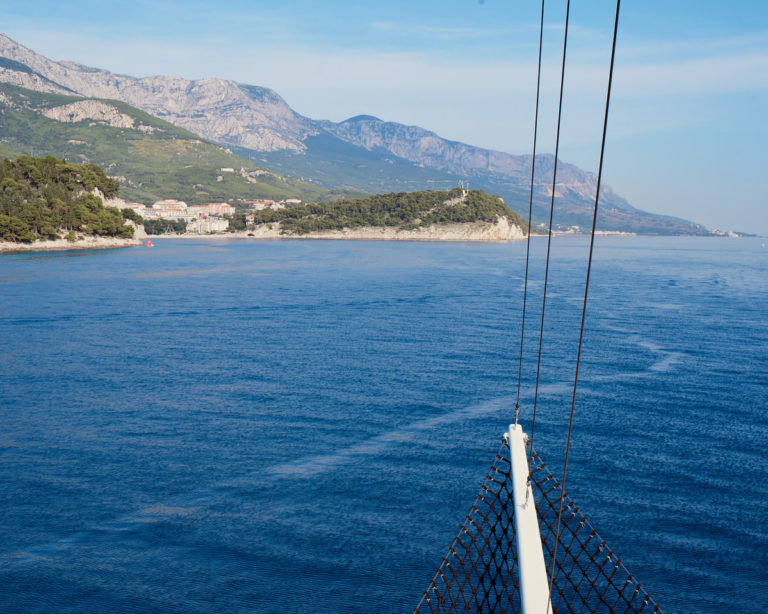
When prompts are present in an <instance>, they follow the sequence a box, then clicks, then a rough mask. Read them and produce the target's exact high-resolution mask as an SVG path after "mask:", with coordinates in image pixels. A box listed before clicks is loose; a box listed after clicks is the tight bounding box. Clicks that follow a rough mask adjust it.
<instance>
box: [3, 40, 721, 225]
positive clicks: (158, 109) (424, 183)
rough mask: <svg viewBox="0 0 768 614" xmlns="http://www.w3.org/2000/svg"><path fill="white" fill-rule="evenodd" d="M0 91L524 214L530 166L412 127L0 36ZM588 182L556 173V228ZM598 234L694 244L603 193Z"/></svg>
mask: <svg viewBox="0 0 768 614" xmlns="http://www.w3.org/2000/svg"><path fill="white" fill-rule="evenodd" d="M0 83H13V84H16V85H22V86H23V87H27V88H30V89H35V90H37V91H43V92H50V93H58V94H62V93H72V92H76V93H77V94H79V95H81V96H86V97H89V98H101V99H104V98H112V99H117V100H122V101H124V102H127V103H128V104H130V105H133V106H135V107H137V108H139V109H142V110H143V111H146V112H147V113H150V114H152V115H154V116H156V117H159V118H162V119H164V120H166V121H168V122H170V123H172V124H175V125H177V126H181V127H183V128H186V129H187V130H190V131H192V132H194V133H196V134H199V135H201V136H202V137H204V138H206V139H210V140H212V141H215V142H218V143H221V144H225V145H227V146H228V147H230V148H231V149H233V150H234V151H236V152H237V153H239V154H240V155H241V156H243V157H246V158H248V159H250V160H252V161H254V162H257V163H260V164H264V165H266V166H267V167H269V168H272V169H274V170H277V171H279V172H281V173H285V174H291V175H294V176H297V177H302V178H304V179H307V180H310V181H313V182H315V183H318V184H320V185H322V186H324V187H326V188H337V187H346V188H353V189H358V190H365V191H369V192H387V191H397V190H422V189H447V188H450V187H453V186H455V185H456V183H457V181H459V180H469V181H470V182H471V184H472V186H473V187H478V188H482V189H485V190H486V191H490V192H493V193H496V194H499V195H500V196H501V197H503V198H504V199H505V201H506V202H507V203H508V204H510V206H511V207H512V208H513V209H515V210H516V211H518V212H520V213H523V212H525V213H526V214H527V208H528V191H529V187H528V185H529V183H528V182H529V181H530V165H531V157H530V156H524V155H523V156H518V155H512V154H508V153H504V152H499V151H492V150H488V149H482V148H479V147H473V146H471V145H467V144H464V143H458V142H455V141H449V140H446V139H443V138H441V137H440V136H438V135H437V134H435V133H433V132H430V131H428V130H425V129H423V128H419V127H417V126H405V125H402V124H397V123H393V122H386V121H382V120H380V119H378V118H375V117H371V116H365V115H363V116H358V117H354V118H351V119H348V120H346V121H343V122H340V123H334V122H330V121H323V120H313V119H310V118H307V117H304V116H302V115H299V114H298V113H296V112H295V111H293V110H292V109H291V108H290V107H289V106H288V104H287V103H286V102H285V101H284V100H283V99H282V98H281V97H280V96H279V95H278V94H277V93H276V92H274V91H272V90H269V89H267V88H263V87H258V86H253V85H244V84H240V83H236V82H234V81H228V80H223V79H213V78H212V79H200V80H196V81H189V80H185V79H181V78H178V77H162V76H153V77H144V78H136V77H131V76H126V75H117V74H114V73H111V72H109V71H106V70H101V69H95V68H89V67H86V66H82V65H79V64H75V63H72V62H54V61H52V60H49V59H48V58H45V57H43V56H41V55H39V54H37V53H35V52H34V51H32V50H30V49H27V48H26V47H24V46H22V45H20V44H18V43H16V42H15V41H13V40H11V39H10V38H8V37H6V36H4V35H1V34H0ZM536 162H537V163H536V168H537V172H536V177H535V182H534V183H535V194H534V223H537V222H538V223H540V222H542V221H544V220H545V219H547V217H548V213H547V212H548V208H549V197H550V195H551V190H552V169H553V164H554V159H553V156H551V155H549V156H547V155H543V156H541V157H538V156H537V160H536ZM594 188H595V176H594V175H593V174H592V173H590V172H586V171H583V170H581V169H579V168H577V167H575V166H573V165H570V164H567V163H564V162H563V161H560V162H559V163H558V183H557V186H556V190H555V192H556V194H555V195H556V206H557V213H556V216H555V222H556V224H557V225H559V226H561V227H567V226H573V225H578V226H582V227H587V226H589V224H590V223H591V222H590V220H591V206H592V203H591V201H592V200H593V199H594ZM602 202H603V203H604V205H603V209H602V212H601V216H600V217H599V227H600V228H601V229H604V230H621V231H635V232H651V233H662V234H702V233H706V230H705V229H703V228H701V227H700V226H698V225H695V224H692V223H690V222H687V221H685V220H679V219H674V218H668V217H665V216H657V215H652V214H649V213H645V212H642V211H639V210H637V209H635V208H633V207H632V206H631V205H630V204H629V203H628V202H627V201H626V200H624V199H623V198H621V197H620V196H618V195H617V194H615V193H614V192H613V191H612V190H611V189H610V188H609V187H607V186H603V190H602Z"/></svg>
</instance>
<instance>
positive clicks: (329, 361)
mask: <svg viewBox="0 0 768 614" xmlns="http://www.w3.org/2000/svg"><path fill="white" fill-rule="evenodd" d="M763 241H765V240H764V239H725V238H718V239H714V238H713V239H704V238H660V237H655V238H654V237H599V238H598V240H597V246H596V255H595V258H596V260H595V264H594V266H593V272H592V273H593V275H592V283H591V288H590V301H589V307H588V311H587V321H586V331H585V344H584V350H583V361H582V370H581V378H580V382H579V389H578V394H577V401H576V412H575V424H574V440H573V445H572V450H571V457H570V461H569V471H568V492H569V494H570V495H571V497H572V498H573V499H574V500H575V501H576V502H577V504H578V505H579V507H580V508H581V510H582V511H583V512H584V513H585V514H586V516H587V517H588V518H589V519H590V521H591V523H592V524H593V525H594V526H595V527H596V528H597V530H598V532H599V533H600V534H601V536H602V537H603V538H604V539H605V540H606V541H607V542H608V544H609V545H610V546H611V548H612V549H613V550H614V551H615V552H616V553H617V554H618V555H619V557H621V559H622V560H623V561H624V563H625V565H626V566H627V568H628V569H629V570H630V571H631V572H632V573H633V574H634V575H635V576H636V577H637V578H638V580H639V581H640V582H641V583H642V585H643V587H644V588H646V589H647V590H648V592H649V593H650V594H651V595H652V596H653V597H654V599H655V600H656V601H657V602H658V603H659V604H660V606H661V607H662V608H663V609H664V610H665V611H666V612H723V611H730V612H766V611H768V571H767V570H768V453H766V449H767V448H768V248H765V247H763V246H762V242H763ZM545 248H546V241H545V240H544V239H534V240H533V242H532V254H531V282H530V284H529V291H530V293H529V302H528V305H529V310H528V314H527V320H526V330H527V333H528V334H526V338H525V344H524V353H525V359H524V361H523V365H522V373H523V379H522V383H521V395H520V396H521V407H522V412H521V422H522V423H523V425H524V427H525V428H530V421H531V409H532V400H533V382H534V378H535V365H536V349H537V344H538V332H539V318H540V314H541V294H542V287H543V283H542V282H543V269H544V253H545ZM587 249H588V242H587V239H586V238H584V237H573V236H571V237H557V238H556V239H555V240H554V242H553V246H552V263H551V270H550V280H549V289H548V296H547V308H546V319H545V325H544V335H543V346H542V347H543V357H542V367H541V380H540V381H541V384H540V391H539V399H538V409H537V418H536V427H535V439H534V445H535V447H536V449H537V450H538V451H539V452H540V454H541V455H542V456H543V457H544V459H545V460H546V461H547V462H548V465H549V466H550V468H551V469H552V470H553V471H554V472H555V473H556V474H559V473H560V472H561V471H562V464H563V457H564V451H565V437H566V431H567V423H568V412H569V409H570V395H571V387H572V384H573V373H574V365H575V358H576V350H577V341H578V326H579V318H580V314H581V301H582V298H583V292H584V288H583V285H584V277H585V272H586V257H587ZM524 265H525V243H524V242H520V243H513V244H469V243H467V244H458V243H395V242H333V241H245V240H240V241H238V240H224V239H211V240H183V239H180V240H163V239H161V238H158V240H157V241H156V246H155V247H154V248H152V249H148V248H145V247H139V248H132V249H120V250H101V251H69V252H49V253H34V254H16V255H3V256H0V305H1V306H2V311H1V312H0V354H1V356H2V358H1V359H0V381H2V386H1V387H0V426H1V428H0V510H1V511H2V515H1V516H0V518H1V520H0V611H1V612H4V613H6V612H55V613H68V612H72V613H74V612H77V613H85V612H89V613H90V612H93V613H96V612H98V613H104V612H163V613H169V612H185V613H186V612H324V613H337V612H339V613H342V612H377V613H396V612H409V611H412V609H413V608H414V606H415V605H416V604H417V603H418V601H419V599H420V597H421V595H422V592H423V591H424V590H425V588H426V587H427V585H428V583H429V581H430V580H431V578H432V575H433V574H434V571H435V569H436V568H437V566H438V565H439V564H440V562H441V560H442V558H443V556H444V555H445V553H446V552H447V549H448V547H449V546H450V544H451V541H452V540H453V538H454V536H455V535H456V533H457V531H458V529H459V527H460V525H461V524H462V522H463V520H464V516H465V514H466V513H467V511H468V510H469V507H470V506H471V504H472V502H473V500H474V497H475V495H476V494H477V492H478V490H479V488H480V485H481V484H482V482H483V479H484V477H485V475H486V473H487V471H488V468H489V466H490V464H491V462H492V461H493V459H494V456H495V453H496V451H497V449H498V447H499V445H500V442H501V438H502V435H503V433H504V431H505V430H506V428H507V425H508V423H509V422H510V421H511V420H513V408H514V404H515V398H516V390H517V369H518V362H517V361H518V352H519V335H520V320H521V313H522V298H523V274H524Z"/></svg>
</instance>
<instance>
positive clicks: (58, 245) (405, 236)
mask: <svg viewBox="0 0 768 614" xmlns="http://www.w3.org/2000/svg"><path fill="white" fill-rule="evenodd" d="M281 233H282V229H281V227H280V224H261V225H260V226H257V227H256V228H254V229H252V230H247V231H242V232H228V233H222V234H202V235H201V234H182V235H167V236H161V237H158V238H162V239H330V240H347V241H477V242H505V241H519V240H522V239H524V238H525V234H524V233H523V231H522V230H521V228H520V227H519V226H517V225H515V224H510V222H509V220H508V219H507V218H499V219H498V220H496V222H495V223H493V224H491V223H489V222H468V223H464V224H439V225H438V224H434V225H432V226H427V227H426V228H414V229H411V230H403V229H399V228H391V227H374V226H366V227H363V228H354V229H352V228H344V229H343V230H325V231H320V232H311V233H307V234H302V235H299V234H281ZM139 234H140V235H141V236H142V238H138V237H137V238H133V239H119V238H114V237H96V236H84V237H83V238H82V239H79V240H77V241H67V240H66V239H57V240H55V241H35V242H33V243H12V242H8V241H5V242H0V253H14V252H33V251H55V250H59V251H61V250H70V249H113V248H119V247H134V246H137V245H142V244H143V243H144V241H145V239H146V235H145V234H144V233H143V232H137V235H139ZM150 238H152V237H150Z"/></svg>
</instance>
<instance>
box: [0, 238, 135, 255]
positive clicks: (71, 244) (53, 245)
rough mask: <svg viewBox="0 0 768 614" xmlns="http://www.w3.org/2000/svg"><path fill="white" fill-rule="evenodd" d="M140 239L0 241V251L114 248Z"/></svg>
mask: <svg viewBox="0 0 768 614" xmlns="http://www.w3.org/2000/svg"><path fill="white" fill-rule="evenodd" d="M141 244H142V240H141V239H137V238H134V239H120V238H116V237H96V236H84V237H83V238H82V239H80V240H77V241H67V240H66V239H56V240H55V241H33V242H32V243H14V242H11V241H0V253H18V252H45V251H64V250H70V249H114V248H118V247H135V246H136V245H141Z"/></svg>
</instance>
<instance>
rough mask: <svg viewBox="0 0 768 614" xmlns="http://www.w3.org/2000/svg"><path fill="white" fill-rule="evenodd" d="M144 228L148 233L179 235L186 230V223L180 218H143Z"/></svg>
mask: <svg viewBox="0 0 768 614" xmlns="http://www.w3.org/2000/svg"><path fill="white" fill-rule="evenodd" d="M127 211H130V209H127ZM144 230H145V231H146V232H147V234H148V235H165V234H178V235H181V234H184V233H185V232H186V231H187V223H186V222H184V221H181V220H144Z"/></svg>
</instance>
